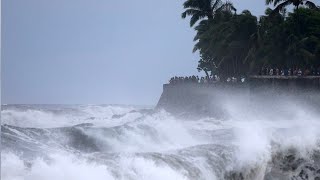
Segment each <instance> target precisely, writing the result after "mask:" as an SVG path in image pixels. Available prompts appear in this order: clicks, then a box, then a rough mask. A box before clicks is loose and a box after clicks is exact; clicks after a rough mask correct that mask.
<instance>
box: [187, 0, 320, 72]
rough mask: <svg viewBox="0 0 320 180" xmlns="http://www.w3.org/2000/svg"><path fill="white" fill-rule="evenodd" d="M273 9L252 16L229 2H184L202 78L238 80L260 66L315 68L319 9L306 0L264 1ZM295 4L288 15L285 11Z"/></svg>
mask: <svg viewBox="0 0 320 180" xmlns="http://www.w3.org/2000/svg"><path fill="white" fill-rule="evenodd" d="M266 4H273V5H274V6H275V8H274V9H270V8H267V9H266V11H265V15H263V16H261V17H259V18H258V17H256V16H254V15H252V14H251V13H250V11H248V10H245V11H243V12H241V13H237V11H236V8H235V7H234V6H233V4H232V3H231V2H230V1H227V2H223V1H222V0H187V1H186V2H185V3H184V4H183V6H184V8H185V11H184V12H183V13H182V18H186V17H187V16H190V26H191V27H194V28H195V30H196V36H195V38H194V41H195V46H194V52H196V51H199V53H200V60H199V64H198V70H199V71H204V72H205V73H206V74H207V76H209V75H211V74H219V75H220V76H221V77H231V76H241V75H247V74H249V73H257V72H258V71H259V69H261V67H264V66H268V67H277V68H296V67H299V68H317V67H320V10H319V9H320V8H319V6H317V5H316V4H314V3H313V2H312V1H306V0H266ZM289 5H294V7H295V8H293V10H292V12H287V10H286V7H287V6H289Z"/></svg>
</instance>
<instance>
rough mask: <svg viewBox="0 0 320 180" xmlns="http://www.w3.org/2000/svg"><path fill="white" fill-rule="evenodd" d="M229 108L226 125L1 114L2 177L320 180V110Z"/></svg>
mask: <svg viewBox="0 0 320 180" xmlns="http://www.w3.org/2000/svg"><path fill="white" fill-rule="evenodd" d="M273 103H274V102H273ZM222 107H223V109H224V111H225V112H226V114H227V116H225V117H224V118H214V117H207V118H203V117H202V118H198V119H197V118H192V119H191V118H189V119H187V118H183V117H175V116H172V115H171V114H169V113H167V112H165V111H161V110H160V111H154V110H151V109H143V108H145V107H143V108H142V107H134V106H115V105H105V106H100V105H87V106H84V105H81V106H80V105H77V106H76V105H75V106H63V105H59V106H58V105H55V106H53V105H46V106H45V105H28V106H26V105H10V106H9V105H8V106H3V111H2V117H3V121H2V125H1V135H2V139H1V143H2V154H1V158H2V164H1V168H2V174H1V178H2V179H4V180H20V179H21V180H22V179H24V180H60V179H61V180H62V179H76V180H87V179H95V180H100V179H101V180H102V179H104V180H105V179H110V180H135V179H137V180H144V179H145V180H158V179H159V180H163V179H168V180H169V179H174V180H180V179H181V180H194V179H197V180H213V179H217V180H220V179H228V180H229V179H230V180H242V179H252V180H259V179H261V180H262V179H301V180H302V179H320V141H319V140H320V138H319V137H320V131H319V129H320V121H319V117H320V116H319V115H320V113H319V112H318V111H317V110H316V109H314V108H312V107H308V106H307V105H306V104H301V103H299V102H298V101H295V100H288V99H286V100H281V99H279V100H278V101H277V102H276V103H275V104H272V103H271V104H270V102H268V101H267V100H266V101H263V103H261V101H260V100H259V101H257V102H254V101H252V102H251V103H247V102H245V101H243V100H241V99H232V100H230V101H228V100H226V101H224V102H223V105H222Z"/></svg>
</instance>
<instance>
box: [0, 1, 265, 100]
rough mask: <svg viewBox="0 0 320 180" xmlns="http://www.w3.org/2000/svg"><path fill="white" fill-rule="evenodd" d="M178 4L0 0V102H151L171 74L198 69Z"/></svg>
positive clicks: (254, 6) (256, 4)
mask: <svg viewBox="0 0 320 180" xmlns="http://www.w3.org/2000/svg"><path fill="white" fill-rule="evenodd" d="M233 2H234V4H235V6H236V7H237V9H238V10H239V11H241V10H243V9H249V10H251V11H252V12H253V13H254V14H262V13H263V12H264V9H265V5H264V1H263V0H261V1H256V0H234V1H233ZM182 3H183V1H182V0H161V1H155V0H137V1H132V0H123V1H110V0H2V71H1V78H2V79H1V80H2V81H1V83H2V84H1V88H2V103H3V104H11V103H15V104H17V103H23V104H25V103H27V104H29V103H31V104H34V103H37V104H65V103H67V104H74V103H76V104H79V103H80V104H87V103H90V104H97V103H98V104H100V103H103V104H143V105H154V104H156V103H157V100H158V98H159V97H160V95H161V92H162V84H163V83H166V82H167V80H168V79H169V78H170V77H171V76H174V75H178V76H180V75H181V76H185V75H193V74H199V75H201V73H198V72H197V70H196V66H197V61H198V55H197V54H193V53H192V48H193V44H194V42H193V41H192V39H193V36H194V34H195V32H194V30H193V29H191V28H190V27H189V22H188V21H187V20H182V19H181V16H180V14H181V12H182V11H183V9H182Z"/></svg>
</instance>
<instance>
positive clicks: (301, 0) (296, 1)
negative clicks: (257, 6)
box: [266, 0, 318, 12]
mask: <svg viewBox="0 0 320 180" xmlns="http://www.w3.org/2000/svg"><path fill="white" fill-rule="evenodd" d="M272 3H273V5H274V6H276V8H275V9H274V12H280V11H282V10H284V9H285V8H286V7H287V6H289V5H291V4H292V5H294V6H295V7H296V9H298V8H299V6H300V5H305V6H307V7H309V8H311V9H317V8H318V7H317V6H316V4H315V3H314V2H312V1H309V0H266V4H267V5H269V4H272Z"/></svg>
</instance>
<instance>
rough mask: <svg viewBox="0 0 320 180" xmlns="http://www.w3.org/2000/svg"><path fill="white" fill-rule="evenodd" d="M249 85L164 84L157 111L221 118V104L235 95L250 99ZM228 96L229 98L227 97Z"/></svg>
mask: <svg viewBox="0 0 320 180" xmlns="http://www.w3.org/2000/svg"><path fill="white" fill-rule="evenodd" d="M248 92H249V88H248V86H247V84H240V83H239V84H232V83H214V84H197V83H189V84H187V83H186V84H184V83H182V84H164V85H163V92H162V95H161V97H160V100H159V102H158V104H157V106H156V109H165V110H166V111H168V112H170V113H173V114H175V115H182V116H191V115H195V116H212V115H214V116H221V115H222V114H223V110H221V109H220V108H219V107H221V105H220V103H221V102H222V101H223V100H224V99H230V98H232V95H234V94H235V93H241V94H242V95H243V96H245V97H248ZM226 95H227V96H226Z"/></svg>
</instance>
